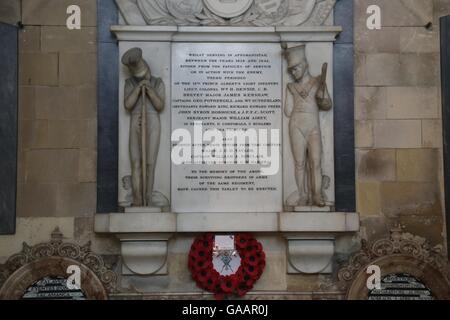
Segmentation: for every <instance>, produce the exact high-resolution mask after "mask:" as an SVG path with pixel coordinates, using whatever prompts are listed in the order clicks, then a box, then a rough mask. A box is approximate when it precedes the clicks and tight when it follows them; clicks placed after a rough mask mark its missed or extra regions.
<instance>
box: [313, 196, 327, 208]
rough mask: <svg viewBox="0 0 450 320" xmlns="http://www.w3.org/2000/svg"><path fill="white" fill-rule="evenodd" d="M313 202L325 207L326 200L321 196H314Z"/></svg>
mask: <svg viewBox="0 0 450 320" xmlns="http://www.w3.org/2000/svg"><path fill="white" fill-rule="evenodd" d="M313 203H314V205H316V206H318V207H325V201H324V200H323V198H322V197H321V196H314V199H313Z"/></svg>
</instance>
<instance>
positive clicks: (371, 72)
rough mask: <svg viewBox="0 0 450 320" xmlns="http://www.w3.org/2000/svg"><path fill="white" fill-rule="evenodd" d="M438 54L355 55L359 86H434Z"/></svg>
mask: <svg viewBox="0 0 450 320" xmlns="http://www.w3.org/2000/svg"><path fill="white" fill-rule="evenodd" d="M438 72H439V59H438V54H437V53H402V54H394V53H373V54H372V53H370V54H363V53H359V54H356V73H355V75H356V76H355V81H356V85H357V86H435V85H436V84H437V80H438Z"/></svg>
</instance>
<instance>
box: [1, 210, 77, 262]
mask: <svg viewBox="0 0 450 320" xmlns="http://www.w3.org/2000/svg"><path fill="white" fill-rule="evenodd" d="M56 227H59V230H60V231H61V232H62V233H63V234H64V236H66V237H67V238H69V239H72V238H73V218H49V217H39V218H31V217H30V218H21V217H19V218H17V223H16V234H15V235H14V237H11V236H0V252H1V255H2V256H4V257H9V256H11V255H13V254H15V253H18V252H20V251H21V250H22V246H23V242H26V243H28V244H29V245H35V244H38V243H42V242H48V240H49V235H50V234H51V233H52V231H53V230H54V229H55V228H56Z"/></svg>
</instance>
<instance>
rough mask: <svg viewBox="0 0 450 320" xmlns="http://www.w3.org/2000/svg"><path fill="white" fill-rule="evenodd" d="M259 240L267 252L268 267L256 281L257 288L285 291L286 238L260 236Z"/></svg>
mask: <svg viewBox="0 0 450 320" xmlns="http://www.w3.org/2000/svg"><path fill="white" fill-rule="evenodd" d="M257 240H258V241H259V242H260V243H261V244H262V246H263V249H264V252H265V253H266V268H265V270H264V273H263V274H262V276H261V278H260V279H259V280H258V282H256V283H255V290H276V291H285V290H286V288H287V283H286V269H287V266H286V264H287V261H286V253H285V252H286V246H285V240H284V238H282V237H267V236H258V237H257Z"/></svg>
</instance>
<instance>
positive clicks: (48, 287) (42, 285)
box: [22, 277, 86, 300]
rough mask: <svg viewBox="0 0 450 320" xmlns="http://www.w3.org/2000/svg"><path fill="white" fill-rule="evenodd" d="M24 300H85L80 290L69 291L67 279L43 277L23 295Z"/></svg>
mask: <svg viewBox="0 0 450 320" xmlns="http://www.w3.org/2000/svg"><path fill="white" fill-rule="evenodd" d="M22 299H24V300H33V299H39V300H55V299H58V300H60V299H62V300H85V299H86V296H85V295H84V293H83V291H81V289H69V288H68V287H67V279H66V278H63V277H45V278H43V279H41V280H39V281H37V282H36V283H34V284H33V285H32V286H30V287H29V288H28V289H27V290H26V292H25V293H24V295H23V296H22Z"/></svg>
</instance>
